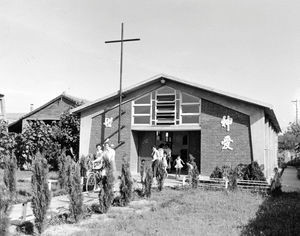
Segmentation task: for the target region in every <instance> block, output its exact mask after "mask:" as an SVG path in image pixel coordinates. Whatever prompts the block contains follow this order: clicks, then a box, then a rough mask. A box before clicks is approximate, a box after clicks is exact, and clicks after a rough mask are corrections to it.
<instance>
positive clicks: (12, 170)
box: [3, 154, 17, 199]
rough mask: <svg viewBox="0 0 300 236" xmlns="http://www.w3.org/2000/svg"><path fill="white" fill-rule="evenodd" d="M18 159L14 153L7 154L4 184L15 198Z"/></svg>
mask: <svg viewBox="0 0 300 236" xmlns="http://www.w3.org/2000/svg"><path fill="white" fill-rule="evenodd" d="M16 162H17V160H16V157H15V155H14V154H12V156H8V155H7V156H6V158H5V168H4V176H3V180H4V184H5V186H6V187H7V189H8V190H9V192H10V195H11V199H13V198H14V196H15V194H16V185H17V184H16V168H17V163H16Z"/></svg>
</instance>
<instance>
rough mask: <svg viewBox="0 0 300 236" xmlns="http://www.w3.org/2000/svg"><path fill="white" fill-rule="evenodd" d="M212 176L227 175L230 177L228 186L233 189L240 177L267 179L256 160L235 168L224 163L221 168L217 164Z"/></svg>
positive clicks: (221, 176) (243, 178)
mask: <svg viewBox="0 0 300 236" xmlns="http://www.w3.org/2000/svg"><path fill="white" fill-rule="evenodd" d="M210 177H211V178H223V177H226V178H227V179H228V188H229V189H232V190H233V189H236V188H237V180H238V179H242V180H261V181H265V180H266V178H265V176H264V173H263V170H262V168H261V167H260V166H259V165H258V163H257V162H256V161H253V162H251V163H250V164H239V165H237V166H236V167H234V168H232V167H231V166H227V165H224V166H222V167H221V168H220V167H218V166H217V167H215V169H214V170H213V172H212V173H211V175H210Z"/></svg>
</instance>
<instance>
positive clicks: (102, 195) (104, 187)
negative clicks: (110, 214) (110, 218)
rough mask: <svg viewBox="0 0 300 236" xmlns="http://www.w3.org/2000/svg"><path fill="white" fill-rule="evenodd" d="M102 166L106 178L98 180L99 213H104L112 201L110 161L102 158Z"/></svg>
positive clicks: (112, 176) (112, 182)
mask: <svg viewBox="0 0 300 236" xmlns="http://www.w3.org/2000/svg"><path fill="white" fill-rule="evenodd" d="M103 164H104V168H105V169H106V176H102V178H101V180H100V192H99V211H100V212H102V213H106V212H107V211H108V210H109V208H110V207H111V204H112V201H113V199H114V192H113V188H114V175H113V169H112V165H111V163H110V161H109V160H107V159H106V158H104V160H103Z"/></svg>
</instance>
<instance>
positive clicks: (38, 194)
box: [31, 152, 51, 234]
mask: <svg viewBox="0 0 300 236" xmlns="http://www.w3.org/2000/svg"><path fill="white" fill-rule="evenodd" d="M32 172H33V173H32V176H31V187H32V199H31V207H32V211H33V215H34V217H35V220H34V222H35V226H36V228H37V230H38V232H39V233H40V234H41V233H42V232H43V230H44V225H45V220H46V213H47V210H48V208H49V205H50V198H51V196H50V191H49V189H48V181H47V175H48V164H47V160H46V159H45V158H44V155H42V154H41V153H40V152H38V153H37V154H36V156H35V158H34V162H33V168H32Z"/></svg>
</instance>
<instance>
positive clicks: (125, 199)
mask: <svg viewBox="0 0 300 236" xmlns="http://www.w3.org/2000/svg"><path fill="white" fill-rule="evenodd" d="M132 186H133V181H132V178H131V173H130V167H129V163H128V161H127V160H123V164H122V172H121V185H120V195H121V196H120V197H121V199H120V200H121V205H122V206H127V205H128V203H129V202H130V200H131V198H132Z"/></svg>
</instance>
